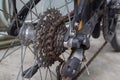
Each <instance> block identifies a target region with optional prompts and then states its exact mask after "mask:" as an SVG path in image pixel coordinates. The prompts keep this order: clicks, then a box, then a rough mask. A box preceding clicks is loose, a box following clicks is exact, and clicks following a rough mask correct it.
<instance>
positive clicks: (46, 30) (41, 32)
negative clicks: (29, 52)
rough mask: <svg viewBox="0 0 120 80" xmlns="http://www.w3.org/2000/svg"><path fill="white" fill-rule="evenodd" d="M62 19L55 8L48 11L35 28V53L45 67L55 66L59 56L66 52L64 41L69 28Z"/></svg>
mask: <svg viewBox="0 0 120 80" xmlns="http://www.w3.org/2000/svg"><path fill="white" fill-rule="evenodd" d="M61 18H62V14H61V13H60V11H58V10H56V9H54V8H51V9H47V11H46V12H44V15H41V19H40V21H39V23H38V25H37V26H36V27H35V29H36V31H37V32H36V39H35V44H34V53H35V55H37V57H38V61H39V62H40V64H41V66H43V67H49V66H51V65H52V64H54V62H55V61H57V59H58V57H59V55H60V54H61V53H63V52H64V51H65V50H66V48H65V47H64V45H63V42H64V40H63V39H64V35H65V33H66V31H67V28H66V27H65V23H64V21H63V20H62V19H61Z"/></svg>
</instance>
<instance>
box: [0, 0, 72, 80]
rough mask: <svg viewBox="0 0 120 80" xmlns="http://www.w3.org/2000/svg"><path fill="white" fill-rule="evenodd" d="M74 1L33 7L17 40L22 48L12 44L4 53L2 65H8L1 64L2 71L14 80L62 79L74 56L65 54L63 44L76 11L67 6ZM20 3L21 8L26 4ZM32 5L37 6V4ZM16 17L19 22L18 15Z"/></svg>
mask: <svg viewBox="0 0 120 80" xmlns="http://www.w3.org/2000/svg"><path fill="white" fill-rule="evenodd" d="M30 1H31V0H30ZM66 1H67V0H66ZM72 1H73V0H68V1H67V2H65V0H62V1H60V2H59V1H58V0H41V1H40V2H39V4H38V5H34V8H33V9H31V8H29V14H28V16H27V18H26V20H25V21H24V22H23V25H22V27H21V28H19V26H18V25H17V28H19V29H18V30H19V34H18V35H17V36H16V37H15V38H16V39H18V40H19V43H20V44H21V45H20V46H15V47H13V45H14V43H15V41H12V43H11V44H10V45H9V47H8V49H5V50H1V53H3V55H1V56H2V58H1V60H0V61H1V64H4V62H5V63H6V65H7V66H5V65H0V67H1V69H0V71H2V69H4V70H5V69H6V70H8V72H7V73H9V72H10V74H9V75H10V76H11V79H12V80H26V79H28V80H40V79H41V80H60V79H61V80H62V78H61V76H60V68H61V66H62V63H63V62H65V61H66V60H67V58H68V57H69V56H70V54H67V53H65V48H64V47H63V43H62V42H63V37H64V34H65V32H66V27H65V22H66V21H68V22H69V20H68V16H70V12H71V10H72V9H68V7H67V6H70V5H73V3H72ZM18 3H20V4H18V5H17V6H21V5H23V6H24V5H25V4H26V2H24V1H23V0H20V2H18ZM31 4H35V3H34V1H33V2H32V3H31ZM26 7H27V6H26ZM67 9H68V10H69V11H67ZM3 13H4V11H3ZM66 14H67V16H66ZM16 15H17V14H16ZM14 18H15V20H16V21H19V20H18V19H17V18H16V16H15V17H14ZM65 19H66V20H65ZM69 23H70V22H69ZM16 24H18V23H16ZM27 30H28V32H27ZM46 33H48V34H49V35H48V34H46ZM50 33H52V34H50ZM27 34H28V35H27ZM58 35H59V36H58ZM49 40H50V41H49ZM51 43H52V44H51ZM41 45H42V46H41ZM11 46H12V47H11ZM53 51H54V52H56V53H54V52H53ZM57 52H58V53H57ZM13 53H14V54H13ZM63 53H64V54H63ZM9 65H11V66H12V67H10V66H9ZM8 66H9V67H8ZM6 67H7V68H6ZM16 67H17V68H16ZM18 68H19V69H18ZM16 71H17V72H16ZM5 72H6V71H5ZM5 72H4V73H5ZM11 72H12V73H11ZM36 72H37V73H36ZM5 74H6V73H5Z"/></svg>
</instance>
